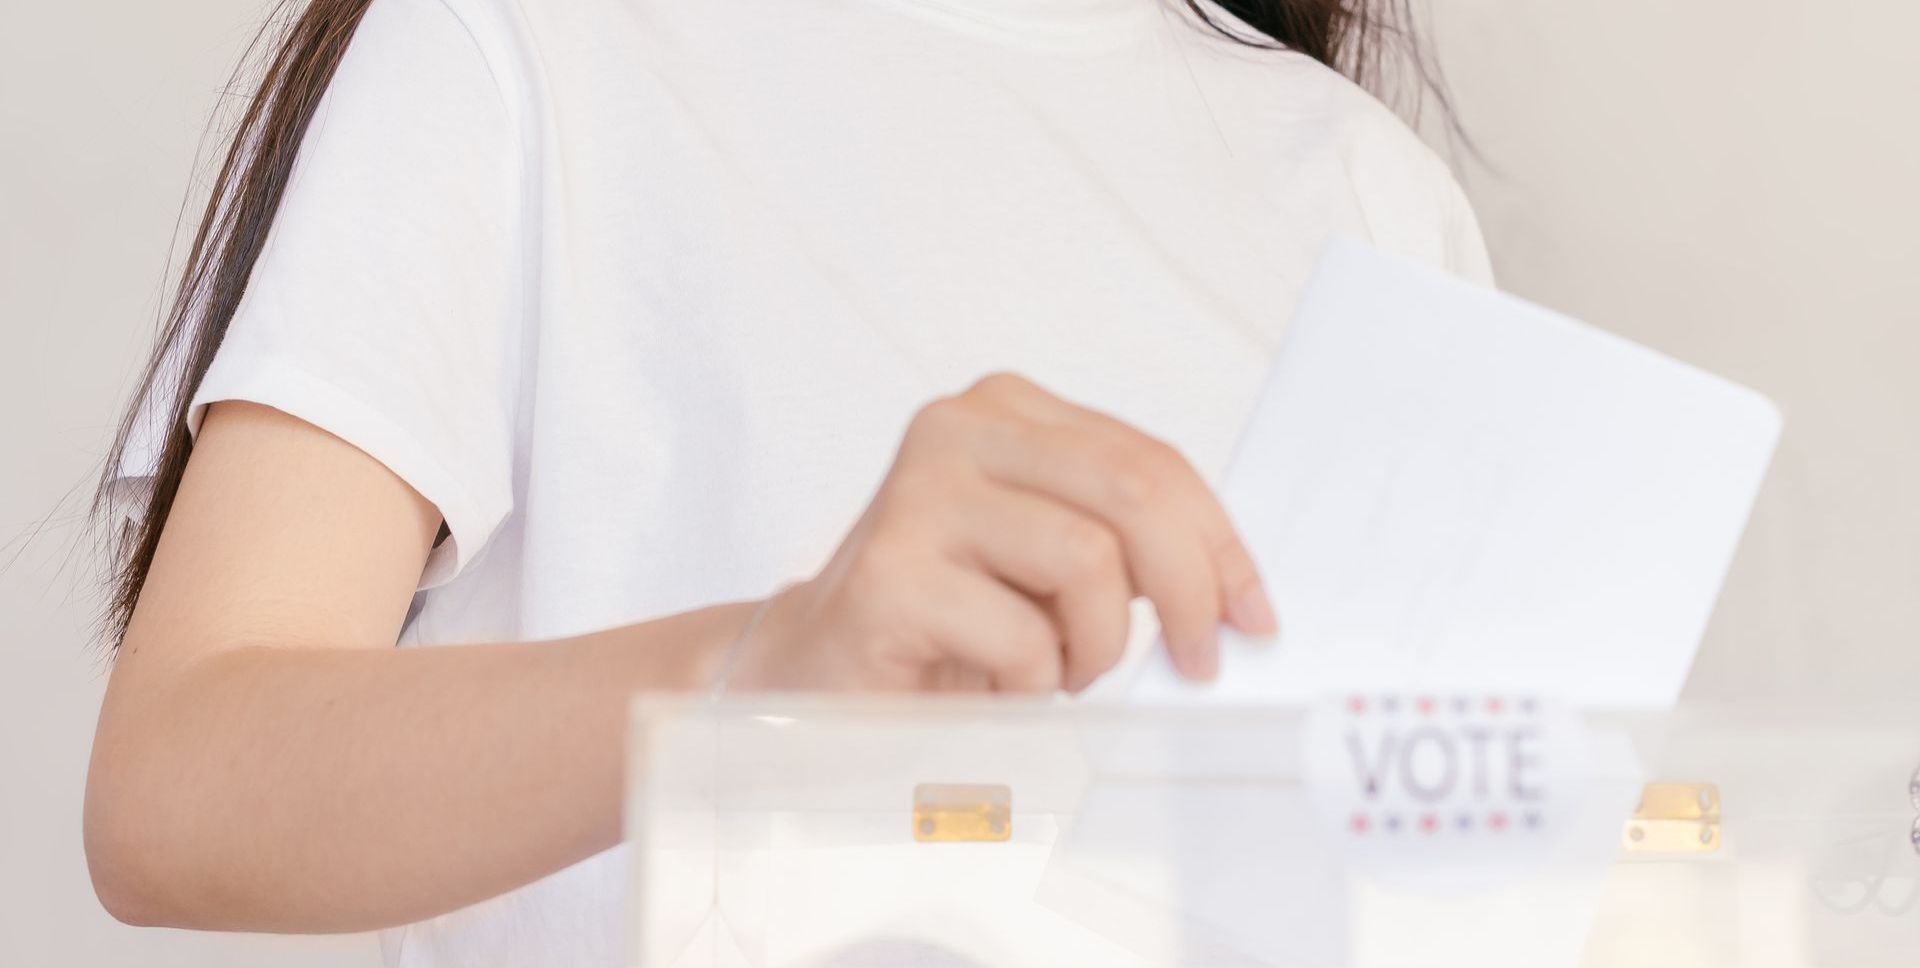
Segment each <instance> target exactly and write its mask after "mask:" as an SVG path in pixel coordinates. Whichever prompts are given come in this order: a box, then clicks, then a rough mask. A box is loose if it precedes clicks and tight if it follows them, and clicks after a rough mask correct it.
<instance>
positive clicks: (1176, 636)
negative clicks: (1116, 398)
mask: <svg viewBox="0 0 1920 968" xmlns="http://www.w3.org/2000/svg"><path fill="white" fill-rule="evenodd" d="M956 402H957V403H958V404H960V406H959V407H956V408H955V409H960V410H963V411H965V410H966V408H969V407H970V408H971V412H969V413H967V414H966V416H967V417H969V418H970V419H965V420H957V421H955V424H956V431H955V432H956V433H964V435H965V437H966V438H967V439H968V441H969V442H970V443H971V445H972V447H973V454H974V458H975V460H976V461H978V462H979V464H980V466H981V467H982V469H983V470H984V471H985V472H986V473H987V474H988V475H989V476H990V477H992V478H994V479H996V480H999V481H1001V482H1003V483H1006V484H1009V485H1012V486H1015V487H1021V488H1027V489H1030V490H1034V491H1038V492H1041V493H1044V494H1047V495H1050V496H1053V497H1055V498H1057V499H1059V500H1062V501H1065V502H1068V503H1070V504H1073V505H1075V506H1077V507H1079V508H1082V509H1084V510H1086V511H1087V512H1089V513H1092V514H1094V515H1096V516H1098V517H1099V518H1100V519H1102V520H1103V521H1105V522H1107V523H1108V524H1109V525H1111V526H1112V528H1113V529H1114V531H1115V532H1117V533H1118V534H1119V535H1120V537H1121V539H1122V545H1123V548H1124V550H1125V553H1126V559H1127V565H1128V568H1129V571H1130V573H1131V575H1132V577H1133V582H1134V585H1135V586H1136V587H1137V588H1138V589H1139V591H1140V592H1141V593H1142V594H1144V595H1146V596H1147V597H1148V598H1149V599H1151V600H1152V601H1153V604H1154V608H1155V610H1156V612H1158V614H1159V616H1160V624H1161V626H1162V628H1163V629H1164V630H1165V632H1166V636H1167V643H1168V647H1169V649H1170V650H1171V651H1172V653H1173V658H1174V662H1175V664H1176V666H1178V667H1179V668H1180V669H1181V671H1182V672H1184V673H1185V674H1187V675H1189V676H1193V677H1196V678H1210V677H1211V676H1212V675H1213V674H1214V673H1215V671H1216V670H1217V668H1218V661H1219V658H1218V649H1217V645H1216V634H1215V633H1216V628H1217V626H1218V624H1219V623H1220V622H1221V621H1222V620H1223V619H1224V620H1226V621H1228V622H1231V623H1232V624H1233V625H1235V626H1236V627H1238V628H1240V629H1242V630H1243V631H1246V632H1249V633H1251V634H1256V635H1264V634H1271V633H1272V632H1273V631H1274V624H1275V623H1274V618H1273V611H1272V608H1271V606H1270V605H1269V604H1268V603H1267V598H1266V595H1265V592H1264V590H1263V589H1262V587H1261V585H1260V581H1259V576H1258V572H1257V569H1256V568H1255V566H1254V564H1253V559H1252V557H1251V556H1250V555H1249V554H1248V553H1247V551H1246V549H1245V547H1244V546H1243V545H1242V544H1241V542H1240V540H1239V537H1238V536H1237V535H1236V534H1235V533H1234V531H1233V528H1232V525H1231V523H1230V522H1229V521H1228V519H1227V516H1226V512H1225V511H1224V510H1222V509H1221V508H1220V505H1219V502H1218V501H1217V500H1216V499H1215V498H1214V496H1213V493H1212V491H1211V489H1209V488H1208V487H1207V486H1206V483H1205V482H1204V481H1202V480H1201V479H1200V477H1199V475H1198V474H1197V473H1195V472H1194V470H1193V468H1192V467H1191V466H1190V465H1188V463H1187V462H1186V460H1185V459H1184V458H1182V457H1181V456H1180V455H1179V453H1178V452H1176V451H1174V450H1173V449H1172V448H1171V447H1168V446H1167V445H1165V444H1163V443H1161V442H1159V441H1157V440H1154V439H1153V438H1151V437H1148V436H1147V435H1145V434H1143V433H1141V432H1139V431H1137V430H1134V429H1133V428H1131V427H1128V426H1127V425H1125V424H1123V423H1121V422H1119V421H1117V420H1114V419H1112V418H1110V417H1107V416H1104V415H1102V414H1099V413H1096V412H1094V411H1090V410H1086V409H1084V408H1080V407H1076V406H1074V405H1072V404H1068V403H1066V402H1064V401H1060V400H1058V399H1057V398H1054V397H1052V396H1051V395H1049V394H1047V393H1046V392H1045V391H1042V390H1040V389H1038V388H1037V387H1033V386H1032V385H1031V384H1028V383H1026V382H1025V381H1022V380H1020V379H1019V378H1017V377H992V378H989V379H988V380H983V381H981V383H980V384H979V385H977V386H976V387H975V388H974V389H973V390H970V391H968V396H963V397H962V398H958V399H957V401H956Z"/></svg>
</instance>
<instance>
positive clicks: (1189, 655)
mask: <svg viewBox="0 0 1920 968" xmlns="http://www.w3.org/2000/svg"><path fill="white" fill-rule="evenodd" d="M1180 654H1181V655H1183V656H1185V657H1186V659H1185V661H1184V662H1183V663H1182V665H1184V666H1185V669H1183V670H1182V671H1183V672H1185V673H1186V676H1187V678H1189V679H1192V680H1193V681H1195V682H1212V681H1213V680H1215V679H1217V678H1219V677H1220V641H1219V640H1218V639H1209V640H1207V641H1204V642H1196V643H1194V644H1193V645H1191V646H1189V647H1187V648H1185V649H1182V650H1180Z"/></svg>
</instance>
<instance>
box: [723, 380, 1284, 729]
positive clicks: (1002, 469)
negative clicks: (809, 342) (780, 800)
mask: <svg viewBox="0 0 1920 968" xmlns="http://www.w3.org/2000/svg"><path fill="white" fill-rule="evenodd" d="M1141 595H1144V596H1145V597H1146V598H1148V599H1149V600H1151V601H1152V602H1153V605H1154V608H1155V610H1156V611H1157V612H1158V614H1159V617H1160V624H1161V626H1162V628H1163V630H1164V631H1165V634H1166V639H1167V643H1168V647H1169V649H1170V650H1171V652H1172V655H1173V660H1174V664H1175V666H1176V667H1177V668H1179V669H1180V671H1181V672H1182V673H1183V674H1185V675H1187V676H1188V677H1190V678H1195V679H1208V678H1211V677H1212V676H1213V675H1214V674H1215V673H1216V671H1217V670H1218V667H1219V652H1218V647H1217V642H1216V630H1217V628H1218V626H1219V624H1220V623H1221V622H1222V621H1225V622H1227V623H1228V624H1231V625H1232V626H1234V627H1236V628H1238V629H1240V630H1241V631H1244V632H1247V633H1249V634H1254V635H1268V634H1272V633H1273V632H1274V631H1275V620H1274V615H1273V609H1272V606H1271V605H1270V604H1269V602H1268V599H1267V596H1266V593H1265V591H1264V590H1263V589H1262V587H1261V584H1260V579H1259V575H1258V574H1257V573H1256V571H1255V569H1254V565H1253V560H1252V558H1251V557H1250V556H1249V555H1248V554H1247V551H1246V549H1245V548H1244V547H1243V546H1242V545H1241V543H1240V539H1239V537H1238V536H1237V535H1235V534H1234V531H1233V527H1232V525H1231V524H1230V523H1229V521H1228V519H1227V515H1226V513H1225V512H1224V511H1223V510H1222V509H1221V507H1220V504H1219V502H1218V501H1217V500H1215V498H1214V496H1213V494H1212V492H1211V490H1210V489H1209V488H1208V487H1207V486H1206V484H1205V483H1204V482H1202V481H1201V479H1200V477H1199V475H1198V474H1196V473H1195V472H1194V470H1193V468H1192V467H1191V466H1190V465H1188V463H1187V462H1186V460H1185V459H1183V458H1182V457H1181V456H1180V455H1179V454H1178V453H1177V452H1176V451H1175V450H1174V449H1173V448H1171V447H1169V446H1167V445H1166V444H1164V443H1161V442H1160V441H1157V440H1154V439H1153V438H1151V437H1148V436H1147V435H1145V434H1143V433H1141V432H1139V431H1138V430H1135V429H1133V428H1132V427H1129V426H1127V425H1126V424H1123V423H1121V422H1120V421H1118V420H1115V419H1113V418H1111V417H1108V416H1105V415H1103V414H1100V413H1095V412H1093V411H1091V410H1087V409H1085V408H1082V407H1077V406H1074V405H1073V404H1070V403H1067V402H1065V401H1063V400H1060V399H1059V398H1057V397H1054V396H1053V395H1051V394H1049V393H1047V392H1046V391H1044V390H1042V389H1040V388H1039V387H1037V386H1034V385H1033V384H1032V383H1029V382H1027V381H1026V380H1023V379H1021V378H1019V377H1017V376H1010V375H995V376H990V377H987V378H985V379H983V380H981V381H980V382H979V383H977V384H975V385H974V386H973V387H972V388H971V389H969V390H967V391H966V392H965V393H962V394H960V395H958V396H955V397H949V398H945V399H941V400H937V401H935V402H933V403H931V404H928V405H927V406H926V407H925V408H924V409H922V410H921V411H920V413H919V414H918V415H916V416H915V418H914V420H913V423H912V424H911V426H909V427H908V429H907V433H906V437H905V439H904V440H903V441H902V442H901V444H900V450H899V454H898V455H897V457H896V458H895V460H894V464H893V467H892V469H891V470H890V471H889V472H888V474H887V477H886V480H885V481H884V482H883V483H882V484H881V486H880V490H879V492H878V493H877V494H876V495H875V496H874V498H873V501H872V503H871V504H870V505H868V507H867V510H866V512H865V514H863V515H862V516H861V518H860V520H859V521H858V522H857V523H856V524H855V525H854V527H853V530H852V531H851V532H850V533H849V534H848V535H847V537H846V540H845V541H844V542H843V543H842V544H841V546H840V548H839V550H838V551H836V552H835V554H834V556H833V558H832V560H831V561H829V562H828V564H827V566H826V568H825V569H824V570H822V571H821V573H820V574H819V575H817V576H816V577H814V578H812V579H811V580H809V581H806V582H803V583H801V584H799V585H796V586H794V587H793V588H791V589H789V590H788V591H787V592H786V593H784V594H783V595H781V596H780V598H779V599H778V600H777V601H776V602H775V603H774V604H773V606H772V607H771V608H770V609H769V611H768V613H767V615H766V618H765V620H764V621H763V622H762V623H761V625H760V626H759V627H758V628H757V629H755V630H754V631H753V633H752V635H751V638H750V641H748V642H746V643H744V644H743V647H744V649H745V651H744V652H743V654H742V655H741V657H740V659H739V666H738V669H737V671H736V672H735V673H734V674H733V675H732V676H731V678H730V684H731V685H732V686H733V687H735V688H788V689H792V688H827V689H880V690H910V689H953V688H959V689H979V688H985V689H995V690H1002V691H1019V692H1051V691H1053V690H1056V689H1061V688H1065V689H1068V690H1073V691H1078V690H1081V689H1084V688H1086V687H1087V686H1088V685H1089V684H1091V683H1092V682H1093V681H1094V680H1095V679H1097V678H1099V677H1100V676H1101V675H1102V674H1103V673H1105V672H1106V671H1107V670H1109V669H1111V668H1112V667H1113V666H1114V664H1115V663H1117V662H1118V661H1119V660H1120V658H1121V655H1122V653H1123V651H1124V650H1125V647H1126V641H1127V626H1128V607H1129V603H1130V602H1131V601H1132V599H1133V598H1135V597H1136V596H1141Z"/></svg>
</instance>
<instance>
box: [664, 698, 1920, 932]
mask: <svg viewBox="0 0 1920 968" xmlns="http://www.w3.org/2000/svg"><path fill="white" fill-rule="evenodd" d="M629 756H630V776H629V791H630V794H629V807H628V835H629V838H630V841H631V848H630V849H631V855H630V856H631V858H632V864H631V869H632V896H631V912H632V914H631V917H632V927H633V931H632V947H631V951H632V954H631V963H632V965H634V966H638V968H747V966H751V968H801V966H805V968H828V966H834V968H838V966H860V968H880V966H887V968H961V966H991V968H1001V966H1016V968H1027V966H1032V968H1040V966H1048V968H1057V966H1101V968H1126V966H1143V968H1144V966H1196V968H1198V966H1206V968H1215V966H1235V968H1255V966H1316V968H1325V966H1349V965H1350V966H1393V968H1402V966H1425V965H1470V966H1476V968H1479V966H1494V965H1516V966H1517V965H1526V966H1529V968H1542V966H1552V965H1566V966H1575V965H1584V966H1616V965H1617V966H1635V968H1641V966H1722V965H1724V966H1741V968H1759V966H1775V965H1778V966H1800V965H1844V966H1849V968H1869V966H1879V965H1888V966H1892V965H1900V966H1911V965H1914V964H1920V776H1916V768H1917V767H1920V709H1895V708H1824V709H1823V708H1781V707H1767V708H1746V707H1730V706H1729V707H1708V706H1700V707H1693V706H1686V705H1683V706H1681V707H1680V708H1678V709H1675V710H1671V711H1668V710H1659V711H1647V710H1627V709H1611V710H1609V709H1577V708H1571V707H1568V706H1566V705H1563V704H1558V703H1555V702H1554V701H1553V700H1552V699H1551V698H1550V697H1539V696H1529V695H1515V694H1506V693H1484V694H1482V693H1476V692H1474V691H1472V690H1470V689H1459V690H1454V691H1451V692H1445V693H1431V694H1369V693H1352V694H1346V695H1338V696H1329V697H1327V698H1326V699H1325V700H1324V701H1321V702H1316V703H1310V704H1302V705H1289V706H1265V707H1259V706H1248V707H1235V708H1225V707H1218V706H1202V707H1196V708H1180V707H1150V706H1139V705H1129V704H1113V705H1098V704H1085V703H1074V702H1067V701H1043V700H1020V699H1008V698H957V697H954V698H943V697H828V696H814V697H801V696H777V695H776V696H753V697H747V696H742V697H738V698H729V699H725V700H721V701H706V700H696V699H689V698H686V697H671V696H642V697H640V698H638V699H637V700H636V701H635V703H634V705H633V714H632V726H631V738H630V753H629Z"/></svg>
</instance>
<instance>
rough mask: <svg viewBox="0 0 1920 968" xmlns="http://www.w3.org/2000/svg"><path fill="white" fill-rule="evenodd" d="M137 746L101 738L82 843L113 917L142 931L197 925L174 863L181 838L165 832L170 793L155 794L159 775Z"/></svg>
mask: <svg viewBox="0 0 1920 968" xmlns="http://www.w3.org/2000/svg"><path fill="white" fill-rule="evenodd" d="M137 755H138V754H137V752H136V751H135V750H134V749H132V748H131V744H128V743H124V742H118V743H117V742H113V741H112V740H111V739H110V738H109V737H107V736H104V735H102V736H98V737H96V739H95V746H94V751H93V761H92V763H91V764H90V766H89V769H88V772H87V791H86V802H85V805H84V807H83V808H82V813H81V828H82V841H83V843H84V845H85V848H86V854H87V871H88V873H89V874H90V875H91V876H92V879H93V892H94V894H95V896H97V897H98V898H99V899H100V904H101V906H102V907H104V908H106V910H107V913H108V914H111V915H113V917H114V918H115V919H116V920H118V921H120V922H122V923H125V924H130V925H136V926H140V927H170V928H196V927H208V926H209V925H205V924H201V923H197V922H199V921H200V920H201V919H199V918H196V917H193V916H192V914H191V911H190V910H189V907H190V906H188V905H183V904H182V903H181V898H182V893H183V892H182V887H183V885H185V884H186V883H187V882H188V881H189V880H190V877H189V874H188V872H186V871H183V870H180V869H179V865H178V864H177V863H176V862H175V860H176V859H177V858H179V857H181V856H182V854H183V852H182V851H181V850H180V849H179V843H178V841H179V839H180V836H181V834H179V833H178V832H172V831H169V830H167V829H166V828H167V826H168V825H167V823H166V821H165V818H166V817H167V816H169V815H170V814H173V813H175V811H174V810H171V809H169V808H168V806H167V803H166V801H167V799H168V797H167V793H168V791H166V790H164V789H154V788H153V784H154V780H155V777H154V772H155V771H153V770H150V769H143V768H142V767H141V765H140V764H139V763H138V762H137V761H136V760H135V759H134V757H136V756H137Z"/></svg>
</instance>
